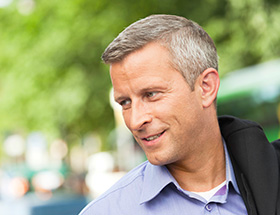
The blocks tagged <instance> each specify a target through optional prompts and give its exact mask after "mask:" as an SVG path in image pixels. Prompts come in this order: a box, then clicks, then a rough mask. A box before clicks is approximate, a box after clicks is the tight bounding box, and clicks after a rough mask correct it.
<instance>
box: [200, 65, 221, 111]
mask: <svg viewBox="0 0 280 215" xmlns="http://www.w3.org/2000/svg"><path fill="white" fill-rule="evenodd" d="M199 80H200V81H199V85H200V89H201V98H202V105H203V107H204V108H207V107H209V106H211V104H213V103H214V101H215V99H216V97H217V94H218V90H219V86H220V78H219V74H218V72H217V70H216V69H213V68H208V69H206V70H204V71H203V72H202V73H201V74H200V78H199Z"/></svg>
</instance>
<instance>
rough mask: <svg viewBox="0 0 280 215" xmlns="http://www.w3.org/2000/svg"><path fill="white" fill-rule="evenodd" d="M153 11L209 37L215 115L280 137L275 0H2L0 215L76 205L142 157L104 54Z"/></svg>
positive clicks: (279, 13)
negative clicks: (215, 77) (213, 51)
mask: <svg viewBox="0 0 280 215" xmlns="http://www.w3.org/2000/svg"><path fill="white" fill-rule="evenodd" d="M157 13H168V14H175V15H181V16H184V17H186V18H189V19H192V20H194V21H196V22H197V23H199V24H200V25H201V26H202V27H203V28H204V29H205V30H206V31H207V32H208V33H209V34H210V36H211V37H212V38H213V39H214V41H215V43H216V46H217V50H218V54H219V59H220V63H219V73H220V75H221V78H222V83H221V89H220V92H219V96H218V113H219V114H220V115H221V114H233V115H235V116H239V117H242V118H246V119H251V120H255V121H257V122H258V123H260V124H261V125H262V126H263V127H264V130H265V132H266V133H267V135H268V138H269V140H274V139H276V138H278V137H279V117H280V105H279V103H280V36H279V35H280V22H279V20H280V2H279V0H196V1H186V0H149V1H147V0H138V1H128V0H118V1H114V0H59V1H57V0H47V1H43V0H0V167H1V168H0V214H3V215H18V214H19V215H30V214H32V215H44V214H52V215H56V214H59V215H63V214H65V215H66V214H67V215H72V214H77V213H78V212H79V211H80V210H81V209H82V208H83V207H84V205H85V204H86V203H87V202H88V201H90V200H92V199H94V198H95V197H96V196H98V195H100V193H102V192H103V191H104V190H105V189H107V188H108V186H110V185H111V184H112V183H113V182H114V181H116V180H117V179H118V178H120V177H121V176H122V175H123V174H125V172H127V171H129V170H130V169H131V168H133V167H134V166H136V165H137V164H138V163H140V162H141V161H143V160H145V156H144V154H143V153H142V151H141V149H140V148H139V147H138V146H137V144H136V143H135V141H134V140H133V138H132V137H131V135H130V133H129V132H128V131H127V129H126V128H125V126H124V125H123V121H122V118H121V115H120V110H119V107H117V106H116V105H115V104H114V102H112V101H111V99H110V98H111V96H110V93H111V83H110V77H109V73H108V70H109V68H108V66H107V65H104V64H103V63H102V62H101V58H100V56H101V54H102V52H103V50H104V49H105V48H106V46H107V45H108V44H109V43H110V42H111V41H112V40H113V38H114V37H116V36H117V35H118V33H119V32H120V31H122V30H123V29H124V28H125V27H126V26H128V25H129V24H131V23H132V22H134V21H136V20H139V19H140V18H143V17H145V16H147V15H150V14H157Z"/></svg>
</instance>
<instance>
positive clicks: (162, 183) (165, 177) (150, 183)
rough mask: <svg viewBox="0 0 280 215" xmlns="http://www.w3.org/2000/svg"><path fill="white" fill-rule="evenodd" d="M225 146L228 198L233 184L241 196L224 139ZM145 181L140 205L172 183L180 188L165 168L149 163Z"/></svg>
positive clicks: (145, 172)
mask: <svg viewBox="0 0 280 215" xmlns="http://www.w3.org/2000/svg"><path fill="white" fill-rule="evenodd" d="M223 145H224V150H225V159H226V185H227V186H226V187H227V190H226V196H227V194H228V189H229V185H230V183H231V184H232V186H233V188H234V189H235V191H236V192H237V193H238V194H240V191H239V189H238V186H237V182H236V179H235V175H234V172H233V167H232V163H231V160H230V157H229V154H228V150H227V147H226V144H225V141H224V139H223ZM143 180H144V182H143V189H142V194H141V197H140V204H143V203H145V202H148V201H150V200H152V199H153V198H155V197H156V196H157V195H158V194H159V193H160V192H161V190H163V189H164V188H165V187H166V186H167V185H168V184H170V183H173V184H174V185H175V186H176V187H177V188H180V185H179V184H178V183H177V181H176V180H175V179H174V177H173V176H172V175H171V174H170V172H169V171H168V169H167V168H166V167H165V166H155V165H152V164H151V163H150V162H148V161H147V166H146V169H145V171H144V179H143Z"/></svg>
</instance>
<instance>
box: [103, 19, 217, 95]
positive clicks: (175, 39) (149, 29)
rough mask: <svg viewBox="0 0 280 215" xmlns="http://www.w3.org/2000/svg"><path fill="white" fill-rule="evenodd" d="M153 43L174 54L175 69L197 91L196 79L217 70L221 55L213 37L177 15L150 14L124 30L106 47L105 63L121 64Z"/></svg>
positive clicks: (173, 64) (172, 58) (172, 61)
mask: <svg viewBox="0 0 280 215" xmlns="http://www.w3.org/2000/svg"><path fill="white" fill-rule="evenodd" d="M150 42H159V43H160V44H161V45H162V46H164V47H165V48H167V50H168V51H169V53H170V55H171V64H172V66H173V67H174V68H175V69H176V70H178V71H179V72H181V74H182V75H183V76H184V78H185V79H186V81H187V83H188V84H189V86H190V87H191V89H192V90H193V89H194V83H195V81H196V79H197V77H198V76H199V75H200V74H201V73H202V72H203V71H204V70H205V69H207V68H214V69H216V70H218V56H217V51H216V47H215V44H214V42H213V40H212V39H211V37H210V36H209V35H208V34H207V33H206V32H205V31H204V30H203V28H202V27H200V26H199V25H198V24H197V23H195V22H193V21H191V20H188V19H186V18H184V17H180V16H174V15H151V16H148V17H146V18H144V19H141V20H139V21H137V22H135V23H133V24H131V25H130V26H128V27H127V28H126V29H125V30H124V31H122V32H121V33H120V34H119V35H118V36H117V37H116V38H115V39H114V40H113V41H112V42H111V43H110V44H109V46H108V47H107V48H106V50H105V51H104V53H103V55H102V60H103V61H104V62H105V63H106V64H112V63H117V62H120V61H122V60H123V59H124V58H125V57H126V56H127V55H129V54H130V53H132V52H134V51H136V50H139V49H141V48H142V47H144V46H145V45H146V44H148V43H150Z"/></svg>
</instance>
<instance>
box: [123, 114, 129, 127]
mask: <svg viewBox="0 0 280 215" xmlns="http://www.w3.org/2000/svg"><path fill="white" fill-rule="evenodd" d="M122 118H123V120H124V123H125V125H126V127H128V128H129V129H130V123H129V122H130V114H129V113H128V111H123V112H122Z"/></svg>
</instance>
